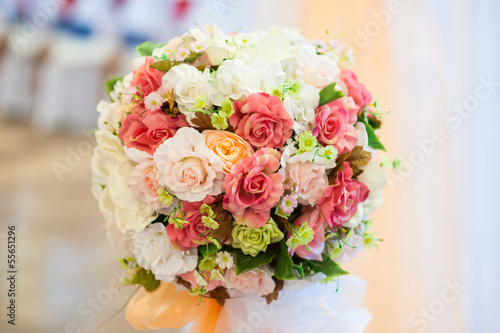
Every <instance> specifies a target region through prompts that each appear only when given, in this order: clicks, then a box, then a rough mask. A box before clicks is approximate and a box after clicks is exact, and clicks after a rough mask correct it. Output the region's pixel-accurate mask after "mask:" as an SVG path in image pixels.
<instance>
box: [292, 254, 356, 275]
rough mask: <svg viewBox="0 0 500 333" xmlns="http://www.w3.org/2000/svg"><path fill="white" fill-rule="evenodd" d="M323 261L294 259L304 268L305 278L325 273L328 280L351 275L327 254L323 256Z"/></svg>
mask: <svg viewBox="0 0 500 333" xmlns="http://www.w3.org/2000/svg"><path fill="white" fill-rule="evenodd" d="M322 257H323V260H322V261H319V260H307V259H303V258H300V257H298V256H295V257H294V261H295V263H296V265H298V266H300V267H302V268H303V271H304V276H309V275H313V274H316V273H323V274H325V275H326V277H327V278H333V277H337V276H341V275H346V274H349V272H346V271H344V270H343V269H342V268H341V267H340V266H339V264H337V263H336V262H335V261H333V260H332V259H330V257H328V255H327V254H323V256H322Z"/></svg>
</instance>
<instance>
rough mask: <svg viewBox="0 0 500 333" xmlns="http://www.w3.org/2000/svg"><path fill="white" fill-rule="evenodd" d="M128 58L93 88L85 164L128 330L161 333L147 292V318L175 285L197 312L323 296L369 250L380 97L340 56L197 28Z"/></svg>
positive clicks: (344, 54)
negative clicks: (126, 292) (101, 86)
mask: <svg viewBox="0 0 500 333" xmlns="http://www.w3.org/2000/svg"><path fill="white" fill-rule="evenodd" d="M137 53H138V55H139V56H140V57H139V58H137V59H135V60H134V68H133V70H132V71H131V72H130V73H128V74H127V75H125V76H120V77H113V79H111V80H109V81H107V82H106V88H107V91H108V93H109V98H110V101H101V102H100V103H99V105H98V111H99V113H100V117H99V121H98V123H99V124H98V130H97V131H96V133H95V136H96V139H97V143H98V145H97V147H96V148H95V151H94V156H93V159H92V170H93V180H92V192H93V194H94V196H95V198H96V199H97V200H98V202H99V208H100V211H101V213H102V214H103V215H104V217H105V220H106V223H105V228H106V230H107V234H108V238H109V239H110V241H111V242H112V243H115V244H119V245H121V246H123V247H124V249H125V251H126V252H127V253H128V254H127V256H126V257H125V258H122V259H120V260H121V264H122V266H123V267H124V268H125V269H126V271H127V273H126V277H125V278H124V281H123V284H124V285H127V284H140V285H143V286H144V287H145V288H144V289H143V290H141V293H142V294H141V296H140V298H141V299H140V300H138V299H135V300H132V302H131V303H134V307H135V308H136V310H137V311H143V313H142V315H141V316H135V319H130V318H131V317H134V314H133V313H132V312H133V311H134V310H133V309H132V310H130V309H129V310H130V311H131V313H130V316H129V314H128V316H129V317H130V318H129V321H131V322H133V323H132V324H133V325H134V326H136V327H141V328H156V327H161V326H165V325H167V324H164V323H163V324H158V321H157V320H160V322H161V320H166V319H165V318H163V319H158V318H151V316H152V315H151V312H152V311H156V310H158V309H157V308H155V307H154V306H153V305H151V302H149V303H148V302H146V301H144V299H147V297H148V295H150V297H153V295H155V296H154V297H160V296H158V295H160V291H159V290H161V293H163V294H162V295H163V296H161V297H160V298H156V301H157V303H155V304H157V306H158V307H161V306H164V302H171V301H172V300H171V299H169V298H168V297H167V296H166V295H167V294H168V295H170V296H171V297H173V295H174V294H175V293H176V292H179V290H182V288H185V290H189V293H190V294H191V295H190V296H189V297H190V298H191V299H193V300H194V301H193V302H195V303H196V304H200V305H199V307H200V309H201V307H202V306H203V304H204V302H206V300H211V301H213V300H215V301H216V302H217V303H218V304H220V305H221V306H223V305H224V304H225V303H227V302H228V301H230V300H232V299H238V298H240V299H244V298H243V297H244V296H245V295H248V296H249V297H261V299H262V300H264V301H265V302H267V303H271V302H272V301H275V300H278V299H279V297H280V293H281V292H285V291H286V290H287V286H289V289H294V288H295V289H297V290H299V289H300V288H303V287H304V288H305V286H306V285H308V284H309V286H314V285H319V283H318V282H319V281H321V282H323V283H326V284H327V287H328V289H329V290H336V289H337V288H336V286H335V283H336V282H333V283H334V284H333V285H331V284H330V283H329V282H331V281H337V283H338V277H339V276H341V275H345V274H347V272H346V271H344V270H343V269H342V268H341V267H340V266H339V263H342V262H344V261H347V260H350V259H352V258H353V257H354V256H355V255H356V254H357V253H358V252H359V251H361V250H362V249H363V248H370V247H372V246H374V245H375V244H376V241H377V240H378V239H377V238H376V237H375V235H374V234H373V233H371V232H369V228H370V224H371V223H372V220H371V219H369V215H370V214H371V213H373V212H374V211H375V210H376V209H377V208H378V207H379V206H380V204H381V200H382V188H383V187H384V186H385V185H386V183H387V178H386V174H385V172H384V171H383V169H382V168H381V167H380V165H379V164H378V163H377V162H375V161H374V157H375V152H376V150H385V148H384V146H383V145H382V143H381V142H380V141H379V139H378V138H377V136H376V134H375V130H376V129H378V128H380V125H381V121H380V116H379V115H380V110H379V105H378V101H373V100H372V96H371V94H370V93H369V92H368V90H367V89H366V88H365V86H364V85H363V84H361V83H359V82H358V79H357V77H356V75H355V74H354V73H353V72H352V71H351V70H350V69H349V68H350V67H352V52H351V51H349V50H347V49H345V48H344V47H343V46H342V45H341V44H340V43H339V42H338V41H337V40H335V39H330V40H328V41H327V42H323V41H320V40H308V39H306V38H305V37H303V36H302V35H301V34H300V33H298V32H297V31H295V30H290V29H279V28H274V29H271V30H269V31H257V32H254V33H252V34H246V33H241V32H236V33H232V34H227V35H225V34H223V33H222V32H221V31H220V30H219V29H218V28H217V27H216V26H214V25H207V26H204V27H203V28H202V29H192V30H190V32H189V33H186V34H184V35H182V36H180V37H175V38H173V39H171V40H170V41H169V42H167V43H165V44H155V43H151V42H146V43H143V44H141V45H139V46H138V47H137ZM292 280H296V281H292ZM299 280H300V281H299ZM172 286H175V288H176V289H175V290H174V289H172ZM169 288H170V289H169ZM323 290H324V289H323ZM165 292H166V293H167V294H165ZM323 292H324V291H319V293H320V294H321V293H323ZM184 293H186V292H184ZM186 294H187V293H186ZM308 295H309V296H308V297H314V296H311V294H310V293H309V294H308ZM320 296H322V295H319V296H318V297H320ZM137 297H139V296H137ZM162 297H163V300H161V299H162ZM332 297H335V295H333V296H332ZM184 301H185V300H184ZM162 302H163V303H162ZM185 302H191V301H185ZM146 303H148V304H149V305H145V304H146ZM190 304H191V303H190ZM142 306H143V307H150V308H149V310H151V311H145V310H144V309H142V310H141V309H137V308H138V307H142ZM296 306H299V305H296ZM169 311H172V309H170V310H169ZM195 311H197V310H195ZM200 311H201V310H200ZM158 313H159V312H155V316H156V317H159V314H158ZM167 313H168V312H167ZM177 314H179V313H177ZM288 315H290V313H288ZM144 316H146V317H148V318H149V319H148V320H149V321H148V323H144V320H145V319H144ZM139 317H140V318H139ZM164 317H165V315H164ZM191 319H192V320H196V318H191ZM307 320H309V318H307ZM138 321H139V322H138ZM141 321H142V323H140V322H141ZM155 323H156V324H155ZM179 325H180V324H179ZM214 325H215V324H214ZM174 326H175V325H174ZM213 327H215V326H213ZM206 331H207V332H208V331H210V330H206ZM318 331H319V329H318Z"/></svg>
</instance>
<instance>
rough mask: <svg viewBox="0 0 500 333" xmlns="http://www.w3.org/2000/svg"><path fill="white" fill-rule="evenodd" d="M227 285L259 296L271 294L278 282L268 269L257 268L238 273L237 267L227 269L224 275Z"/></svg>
mask: <svg viewBox="0 0 500 333" xmlns="http://www.w3.org/2000/svg"><path fill="white" fill-rule="evenodd" d="M224 279H225V280H226V287H227V288H229V289H236V290H239V291H241V292H244V293H245V294H253V293H257V294H259V296H265V295H269V294H270V293H272V292H273V291H274V288H275V287H276V283H275V282H274V280H273V279H272V277H271V275H269V274H268V273H267V272H266V271H264V270H262V269H260V268H256V269H253V270H251V271H247V272H245V273H241V274H240V275H236V272H235V269H234V268H231V269H228V270H226V274H225V275H224Z"/></svg>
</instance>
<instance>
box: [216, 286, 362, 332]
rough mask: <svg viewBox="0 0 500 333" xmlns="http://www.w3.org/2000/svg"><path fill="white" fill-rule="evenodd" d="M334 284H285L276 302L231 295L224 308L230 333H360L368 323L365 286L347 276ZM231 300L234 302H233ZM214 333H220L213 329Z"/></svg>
mask: <svg viewBox="0 0 500 333" xmlns="http://www.w3.org/2000/svg"><path fill="white" fill-rule="evenodd" d="M336 288H337V285H336V283H335V282H330V283H327V284H321V283H320V282H319V279H315V281H304V280H301V281H286V282H285V286H284V288H283V290H281V291H280V293H279V297H278V300H276V301H273V302H272V303H271V304H269V305H267V303H266V300H265V298H263V297H259V296H257V295H253V294H252V295H249V294H243V293H241V292H237V291H232V292H231V297H232V298H231V299H228V300H226V304H225V305H224V308H225V309H226V311H227V312H228V318H229V321H230V322H229V327H230V330H229V332H231V333H309V332H311V333H312V332H314V333H322V332H324V333H360V332H363V330H364V329H365V327H366V326H367V325H368V323H369V322H370V320H371V315H370V313H369V311H368V310H367V309H365V308H363V307H362V306H361V304H362V302H363V297H364V294H365V290H366V282H365V281H363V280H361V279H360V278H357V277H353V276H348V277H341V278H340V286H339V291H338V292H336V291H335V290H336ZM233 297H234V298H233ZM215 332H222V330H221V329H220V328H216V330H215Z"/></svg>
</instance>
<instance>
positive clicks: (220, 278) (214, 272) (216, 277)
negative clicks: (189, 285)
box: [210, 269, 226, 282]
mask: <svg viewBox="0 0 500 333" xmlns="http://www.w3.org/2000/svg"><path fill="white" fill-rule="evenodd" d="M210 280H216V281H222V282H224V281H226V280H225V279H224V276H223V275H222V274H221V272H220V271H219V270H218V269H213V270H212V271H211V272H210Z"/></svg>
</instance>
